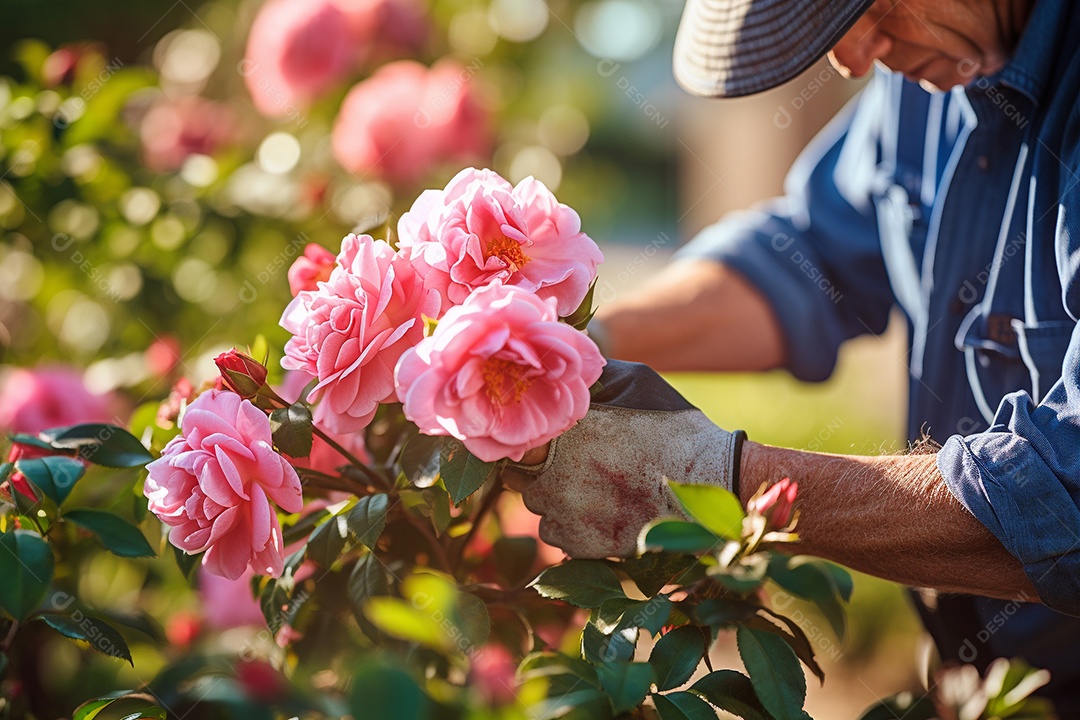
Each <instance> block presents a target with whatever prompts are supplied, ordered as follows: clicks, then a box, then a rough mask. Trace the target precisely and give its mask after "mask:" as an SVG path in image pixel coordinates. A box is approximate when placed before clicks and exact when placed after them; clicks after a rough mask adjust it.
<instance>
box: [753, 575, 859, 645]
mask: <svg viewBox="0 0 1080 720" xmlns="http://www.w3.org/2000/svg"><path fill="white" fill-rule="evenodd" d="M828 566H829V563H825V562H823V561H820V560H816V559H812V558H808V557H788V556H786V555H774V556H773V557H772V559H771V560H770V561H769V569H768V577H769V579H771V580H772V581H773V582H775V583H776V584H777V585H779V586H780V587H782V588H783V589H785V590H787V591H788V592H790V593H792V594H794V595H797V596H799V597H801V598H805V599H807V600H810V601H811V602H813V603H814V604H815V605H817V606H818V608H819V609H820V610H821V614H822V615H824V616H825V619H826V620H828V621H829V625H831V626H832V629H833V632H834V633H836V637H837V639H838V640H843V639H844V631H845V629H846V624H847V620H846V616H845V614H844V608H843V606H842V605H841V604H840V598H841V597H843V595H844V589H842V588H840V587H838V586H837V585H836V582H835V580H834V576H833V574H832V573H831V572H830V571H829V570H828V569H827V568H828ZM847 594H848V596H849V597H850V592H848V593H847Z"/></svg>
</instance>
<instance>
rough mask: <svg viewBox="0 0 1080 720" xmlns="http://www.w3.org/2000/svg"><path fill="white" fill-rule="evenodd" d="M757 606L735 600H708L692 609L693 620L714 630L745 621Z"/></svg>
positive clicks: (754, 611) (755, 610)
mask: <svg viewBox="0 0 1080 720" xmlns="http://www.w3.org/2000/svg"><path fill="white" fill-rule="evenodd" d="M757 609H758V606H757V605H754V604H753V603H749V602H746V601H745V600H736V599H735V598H709V599H707V600H702V601H701V602H700V603H699V604H698V606H697V607H696V608H694V620H695V621H696V622H697V623H699V624H701V625H709V626H712V627H714V628H716V629H719V628H720V627H722V626H724V625H727V624H730V623H734V622H738V621H740V620H745V619H746V618H748V617H751V616H752V615H753V614H754V613H756V612H757Z"/></svg>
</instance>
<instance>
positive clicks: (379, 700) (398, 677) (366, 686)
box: [349, 660, 431, 720]
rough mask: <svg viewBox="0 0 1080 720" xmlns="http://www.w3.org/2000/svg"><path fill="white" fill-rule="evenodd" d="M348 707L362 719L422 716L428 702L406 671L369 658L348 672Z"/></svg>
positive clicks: (410, 719) (427, 713)
mask: <svg viewBox="0 0 1080 720" xmlns="http://www.w3.org/2000/svg"><path fill="white" fill-rule="evenodd" d="M351 684H352V687H351V689H350V690H349V707H350V709H351V710H352V715H353V717H356V718H364V720H425V719H426V718H428V717H430V711H431V707H430V705H431V703H430V701H429V700H428V698H427V696H426V695H425V694H424V692H423V690H421V689H420V686H419V685H418V684H417V683H416V681H415V680H413V678H412V676H411V675H409V673H407V672H405V671H404V670H402V669H401V668H400V667H397V666H396V665H390V664H389V663H387V662H384V661H380V660H371V661H368V662H365V663H363V664H362V665H360V666H359V667H358V668H356V670H355V671H354V672H353V674H352V683H351Z"/></svg>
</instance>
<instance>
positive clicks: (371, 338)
mask: <svg viewBox="0 0 1080 720" xmlns="http://www.w3.org/2000/svg"><path fill="white" fill-rule="evenodd" d="M438 309H439V297H438V294H437V293H435V292H434V291H432V290H427V289H425V288H424V285H423V282H421V280H420V278H419V277H417V275H416V273H415V272H414V271H413V269H412V267H410V266H409V265H408V264H407V263H405V262H403V261H401V259H400V258H399V257H398V256H397V255H396V254H395V253H394V250H393V248H391V247H390V246H389V245H388V244H387V243H385V242H383V241H382V240H374V239H373V238H371V237H370V236H368V235H361V236H359V237H357V236H356V235H348V236H347V237H346V238H345V239H344V240H343V241H342V243H341V252H340V253H339V254H338V256H337V267H335V268H334V271H333V272H332V273H331V274H330V279H329V280H328V281H326V282H324V283H320V284H319V287H318V289H317V290H304V291H303V292H301V293H300V294H299V295H297V296H296V297H295V298H293V300H292V302H291V303H289V306H288V307H287V308H285V313H284V314H283V315H282V317H281V326H282V327H284V328H285V329H286V330H288V331H289V332H291V333H292V334H293V337H292V338H291V339H290V340H289V342H288V343H286V345H285V357H284V358H282V361H281V365H282V367H284V368H285V369H287V370H303V371H304V372H306V373H308V374H309V375H313V376H315V377H317V378H318V379H319V383H318V385H316V386H315V388H314V389H313V390H312V391H311V393H310V394H309V395H308V398H307V399H308V401H309V402H318V403H319V405H318V406H317V407H316V408H315V412H314V416H315V422H316V423H317V424H319V426H320V427H322V428H324V429H326V430H330V431H332V432H335V433H351V432H356V431H358V430H361V429H363V428H364V427H365V426H367V424H368V423H369V422H370V421H371V418H372V417H373V416H374V415H375V410H376V409H377V408H378V406H379V403H384V402H392V401H394V400H395V399H396V398H397V392H396V390H395V387H394V366H395V364H396V363H397V361H398V358H400V357H401V354H402V353H403V352H405V350H406V349H408V348H410V347H412V346H413V345H415V344H416V343H417V342H419V341H420V338H421V337H423V334H424V324H423V320H422V316H424V315H427V316H429V317H431V316H434V314H435V313H436V312H438Z"/></svg>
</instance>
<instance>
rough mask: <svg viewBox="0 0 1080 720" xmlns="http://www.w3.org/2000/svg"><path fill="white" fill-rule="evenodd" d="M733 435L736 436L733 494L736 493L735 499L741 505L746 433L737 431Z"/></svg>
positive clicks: (732, 465) (732, 477) (733, 449)
mask: <svg viewBox="0 0 1080 720" xmlns="http://www.w3.org/2000/svg"><path fill="white" fill-rule="evenodd" d="M731 434H732V435H733V436H734V443H733V448H732V459H731V492H733V493H735V497H736V498H739V502H740V503H741V502H742V495H740V494H739V487H740V486H739V480H740V475H741V472H742V446H743V443H744V442H746V432H745V431H743V430H736V431H734V432H733V433H731Z"/></svg>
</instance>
